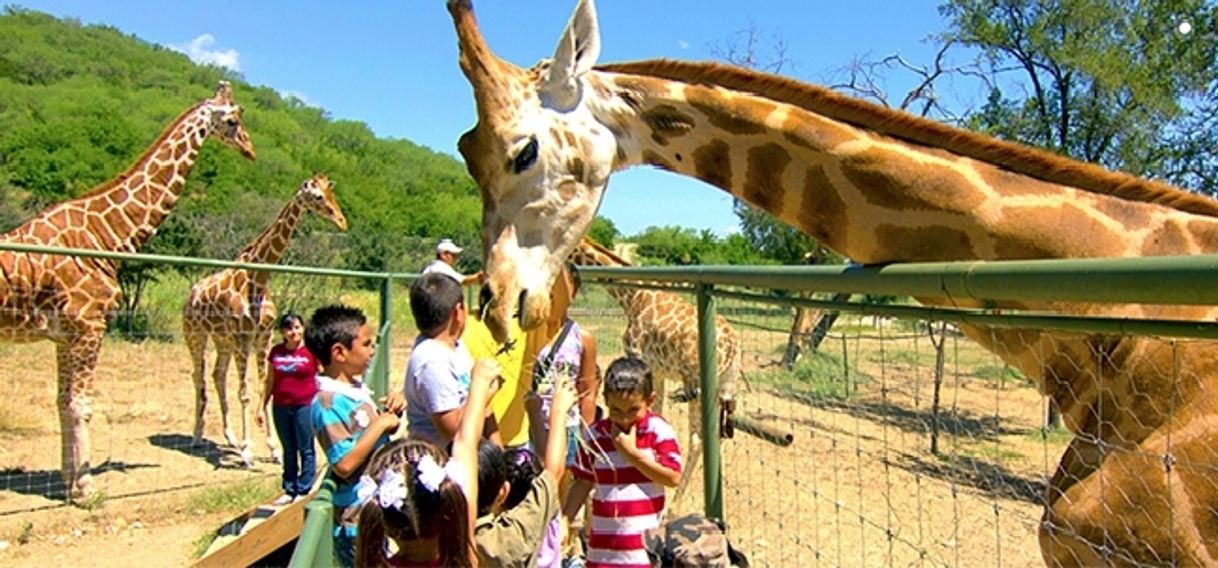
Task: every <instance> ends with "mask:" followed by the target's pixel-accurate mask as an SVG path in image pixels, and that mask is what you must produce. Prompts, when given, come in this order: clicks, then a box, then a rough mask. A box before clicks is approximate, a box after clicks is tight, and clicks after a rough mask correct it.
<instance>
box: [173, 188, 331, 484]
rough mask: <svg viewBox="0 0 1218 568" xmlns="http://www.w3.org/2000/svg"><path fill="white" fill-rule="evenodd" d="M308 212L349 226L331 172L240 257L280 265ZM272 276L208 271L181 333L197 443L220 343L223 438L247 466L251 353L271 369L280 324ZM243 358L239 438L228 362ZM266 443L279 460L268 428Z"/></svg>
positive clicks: (262, 370) (217, 377)
mask: <svg viewBox="0 0 1218 568" xmlns="http://www.w3.org/2000/svg"><path fill="white" fill-rule="evenodd" d="M306 212H312V213H314V214H316V215H317V216H319V217H321V218H323V219H326V220H328V221H330V222H331V223H333V224H334V226H335V227H337V228H338V229H339V230H343V231H345V230H346V229H347V218H346V217H345V216H344V215H343V212H342V208H341V207H339V205H338V200H337V199H335V197H334V189H333V185H332V184H331V183H330V180H329V178H327V177H326V176H325V175H322V174H318V175H315V176H313V177H311V178H309V179H307V180H305V182H304V183H302V184H301V185H300V188H299V189H297V190H296V194H295V195H294V196H293V197H292V200H291V201H289V202H288V204H287V205H285V206H284V208H283V209H282V210H280V212H279V214H278V215H277V216H276V217H275V220H274V221H273V222H272V223H271V224H270V226H268V227H267V228H266V229H265V230H264V231H263V232H262V233H261V234H259V235H258V237H257V238H256V239H254V241H253V242H251V243H250V244H249V245H247V246H246V247H245V248H244V249H242V251H241V253H240V254H238V255H237V258H236V260H237V262H250V263H258V264H274V263H276V262H279V259H280V258H282V256H283V253H284V251H285V250H286V249H287V246H288V243H289V242H291V239H292V235H293V234H294V233H295V231H296V227H297V225H298V224H299V223H300V220H301V218H303V216H304V214H305V213H306ZM269 278H270V275H269V274H267V273H264V272H256V271H251V270H247V269H243V268H228V269H225V270H221V271H219V272H216V273H214V274H211V275H208V276H206V277H204V278H202V279H200V280H199V281H198V282H195V284H194V285H193V286H191V287H190V296H189V298H188V299H187V301H186V304H185V306H184V307H183V309H182V335H183V337H184V338H185V340H186V347H187V348H188V349H189V350H190V358H191V361H192V363H193V372H192V378H193V379H194V389H195V427H194V438H193V439H194V442H195V443H196V444H198V443H200V442H201V441H202V440H203V428H204V422H205V418H206V415H207V379H206V376H207V369H206V367H207V357H206V356H207V344H208V342H209V341H210V342H211V343H212V345H213V346H214V347H215V351H216V359H215V364H214V366H213V367H212V379H213V382H214V383H215V387H216V396H217V398H218V399H219V402H220V418H221V421H222V424H223V427H224V438H225V441H227V442H228V444H229V445H230V446H232V447H234V448H237V449H239V450H240V453H241V460H242V462H243V463H244V464H245V465H246V466H252V465H253V458H254V456H253V450H252V449H251V447H250V428H249V403H250V399H251V394H250V392H249V375H248V370H249V357H250V354H251V352H252V353H253V354H254V358H255V363H256V368H257V376H258V377H265V376H266V373H267V369H266V364H267V356H268V355H269V353H270V350H271V338H272V334H273V332H274V330H275V321H276V317H277V314H278V310H276V308H275V302H274V300H273V299H272V298H271V291H270V286H269ZM234 360H235V361H236V364H237V389H238V392H237V398H238V402H239V403H240V405H241V417H240V418H241V419H240V423H241V438H240V440H238V438H237V437H236V436H235V435H234V433H233V430H232V428H231V427H230V426H229V422H228V416H229V414H228V366H229V364H230V363H231V362H233V361H234ZM266 441H267V446H268V447H270V448H271V454H272V457H274V458H275V460H276V461H278V460H279V448H278V446H277V444H276V443H275V440H274V439H273V436H272V435H271V429H270V428H269V427H268V428H267V438H266Z"/></svg>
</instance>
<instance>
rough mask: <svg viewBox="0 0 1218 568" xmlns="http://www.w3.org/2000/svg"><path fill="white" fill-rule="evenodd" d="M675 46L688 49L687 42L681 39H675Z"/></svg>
mask: <svg viewBox="0 0 1218 568" xmlns="http://www.w3.org/2000/svg"><path fill="white" fill-rule="evenodd" d="M677 47H679V48H681V49H689V42H688V41H685V40H683V39H679V40H677Z"/></svg>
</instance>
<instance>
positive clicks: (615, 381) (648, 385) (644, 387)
mask: <svg viewBox="0 0 1218 568" xmlns="http://www.w3.org/2000/svg"><path fill="white" fill-rule="evenodd" d="M654 388H655V387H654V385H653V382H652V378H651V368H650V367H648V366H647V363H645V362H643V360H642V359H639V358H638V357H632V356H629V355H627V356H625V357H618V358H617V359H616V360H614V361H613V362H612V363H610V364H609V369H608V370H607V371H605V394H606V395H608V394H617V393H638V394H641V395H643V396H645V397H646V396H651V393H652V392H653V389H654Z"/></svg>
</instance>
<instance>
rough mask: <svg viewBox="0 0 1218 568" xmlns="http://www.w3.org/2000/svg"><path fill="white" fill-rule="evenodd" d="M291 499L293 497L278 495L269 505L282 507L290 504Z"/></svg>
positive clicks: (285, 494)
mask: <svg viewBox="0 0 1218 568" xmlns="http://www.w3.org/2000/svg"><path fill="white" fill-rule="evenodd" d="M292 499H293V497H292V496H291V495H288V494H287V493H284V494H283V495H280V496H279V497H278V498H276V499H275V500H274V501H271V505H274V506H276V507H282V506H284V505H287V504H289V503H291V502H292Z"/></svg>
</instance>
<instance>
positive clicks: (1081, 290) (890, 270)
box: [0, 244, 1218, 564]
mask: <svg viewBox="0 0 1218 568" xmlns="http://www.w3.org/2000/svg"><path fill="white" fill-rule="evenodd" d="M0 250H15V251H21V252H43V253H49V254H63V255H69V256H97V257H107V258H113V259H116V260H123V261H140V262H152V263H170V264H177V265H190V266H199V267H207V268H229V267H236V268H247V269H252V270H259V271H266V272H277V273H295V274H315V275H322V276H326V277H333V278H360V279H372V280H376V281H379V282H380V290H379V303H380V312H379V319H380V322H381V324H380V326H379V327H380V332H381V338H380V339H379V344H380V345H387V344H388V343H389V338H390V336H389V333H390V331H391V329H392V326H391V325H390V323H389V322H390V321H391V320H392V315H393V307H392V306H393V303H394V302H393V296H392V288H393V283H394V282H396V281H398V280H408V279H410V278H411V277H413V275H407V274H394V273H370V272H359V271H344V270H328V269H312V268H303V267H292V266H280V265H257V264H241V263H233V262H226V261H214V260H206V259H194V258H178V257H163V256H156V255H142V254H124V253H101V252H96V251H86V250H72V249H56V248H45V247H31V246H24V245H18V244H0ZM582 272H583V274H584V275H585V276H586V277H587V278H588V279H589V280H597V281H603V282H614V281H621V280H630V281H636V280H648V281H656V282H666V283H679V284H684V285H683V286H679V287H671V288H670V289H674V290H677V291H684V292H687V293H688V292H691V291H692V292H693V294H694V300H695V302H696V304H697V306H698V308H699V314H700V318H701V322H702V323H701V329H702V330H703V333H702V336H703V340H702V343H701V354H700V356H701V357H702V360H703V361H708V360H710V361H713V360H714V359H713V354H712V353H711V352H710V349H712V348H713V345H714V340H713V335H712V334H713V329H714V328H713V326H712V325H709V324H708V322H710V321H713V315H714V314H715V313H716V311H717V307H718V305H719V304H727V303H728V302H748V303H750V305H758V304H764V305H772V306H798V307H809V308H816V309H827V310H836V311H842V312H853V313H860V314H867V315H885V316H894V317H898V318H917V319H922V320H927V321H940V322H952V323H968V324H978V325H986V326H991V327H1032V328H1038V329H1052V330H1060V331H1068V332H1095V333H1106V334H1114V335H1131V334H1134V335H1136V334H1147V335H1155V336H1163V337H1178V338H1195V339H1214V338H1218V325H1216V324H1213V323H1206V322H1193V321H1175V320H1133V319H1123V318H1080V317H1069V316H1061V315H1055V314H1021V313H1000V312H998V311H996V310H992V309H984V308H983V309H971V310H970V309H945V308H930V307H922V306H885V305H876V304H869V303H853V302H833V301H823V300H806V299H805V300H801V299H798V298H791V297H779V296H775V295H772V294H758V293H753V292H747V291H742V290H740V289H739V288H740V287H748V288H762V289H780V290H801V289H802V290H816V291H824V292H848V293H869V294H891V295H901V296H906V295H913V296H917V297H948V298H955V299H957V300H978V301H980V302H982V304H983V305H986V304H987V303H991V302H995V301H1001V300H1038V301H1071V302H1108V303H1166V304H1192V305H1216V304H1218V290H1215V289H1214V288H1213V287H1212V286H1208V285H1207V284H1209V283H1211V282H1213V280H1214V276H1215V275H1218V257H1211V256H1203V257H1190V258H1181V257H1171V258H1142V259H1118V260H1071V261H1021V262H1003V263H981V262H955V263H935V264H921V265H894V266H887V267H857V266H846V267H681V268H637V267H636V268H626V269H617V268H597V267H585V268H583V269H582ZM691 283H692V287H691V286H690V284H691ZM1164 283H1170V284H1171V286H1164V285H1163V284H1164ZM723 311H724V312H725V313H727V314H728V316H729V319H730V320H732V321H733V323H741V322H740V320H739V319H738V318H736V316H734V315H733V312H734V311H735V312H740V313H743V312H747V310H732V309H731V308H728V309H725V310H723ZM743 323H746V324H747V322H743ZM842 341H843V343H844V342H845V341H846V339H845V338H844V337H843V339H842ZM377 357H378V359H377V361H376V362H375V363H374V367H373V380H372V381H370V383H371V384H372V385H373V386H374V389H376V390H377V392H385V390H387V389H388V384H389V382H388V381H389V367H390V358H391V353H390V350H389V349H378V351H377ZM701 367H702V369H703V370H704V371H703V372H702V380H703V384H702V386H701V392H704V393H709V392H715V386H716V385H715V384H714V381H715V379H716V377H715V376H714V374H713V373H710V372H707V371H706V369H708V366H707V365H705V364H704V365H702V366H701ZM752 397H753V395H752V394H744V395H742V398H743V399H744V401H746V402H747V401H748V399H749V398H752ZM822 402H823V401H815V400H814V401H813V402H812V404H813V405H817V404H820V403H822ZM699 404H702V405H703V410H704V411H706V410H712V411H711V412H703V423H702V431H703V436H704V438H705V439H706V440H707V444H706V447H705V457H704V460H705V464H706V467H704V468H703V478H702V480H701V486H702V490H703V494H704V497H703V508H704V510H705V511H706V512H707V513H708V514H710V515H713V516H720V517H724V516H726V518H727V519H728V521H729V522H733V523H734V519H737V518H739V517H740V516H741V515H740V513H742V512H744V511H739V510H738V509H737V508H733V507H725V498H724V497H725V495H724V485H723V473H724V471H725V469H724V467H723V464H722V463H721V461H720V455H721V454H720V452H721V448H720V445H719V443H718V436H717V435H716V433H717V430H718V426H719V424H718V420H717V419H716V418H717V413H716V412H713V410H714V409H713V405H714V401H713V397H700V398H699ZM746 408H751V407H750V406H748V405H746ZM799 435H802V434H799ZM738 436H739V434H738ZM836 442H837V441H835V443H836ZM728 444H734V445H735V446H737V449H739V447H742V446H744V445H745V443H744V442H740V441H729V442H728ZM750 444H753V445H756V444H758V443H757V442H750ZM854 453H855V454H860V453H865V452H862V451H860V450H859V449H858V448H857V447H856V448H855V450H854ZM737 455H741V454H739V452H738V453H737ZM744 455H747V454H744ZM691 457H692V456H691ZM1050 457H1051V458H1053V459H1052V460H1047V462H1049V461H1055V456H1050ZM881 462H883V460H881ZM883 467H887V466H883ZM739 469H740V468H739V466H738V464H736V463H729V464H728V467H727V468H726V471H727V472H728V473H729V474H735V473H739V471H738V470H739ZM793 471H795V472H799V470H798V469H795V470H793ZM784 475H786V476H787V477H784V478H782V479H780V480H779V482H780V485H782V486H783V487H785V488H786V489H787V490H789V491H792V492H796V493H797V492H799V491H800V490H801V489H806V486H801V484H800V479H801V476H800V475H798V473H795V474H793V473H792V472H791V471H788V472H786V473H785V474H784ZM6 488H9V489H11V487H6ZM729 489H732V490H735V489H734V488H732V487H729ZM954 491H955V490H954V489H953V492H954ZM811 492H812V493H813V494H814V495H816V494H818V493H821V494H823V493H824V491H820V490H818V489H817V488H816V486H815V485H813V488H812V490H811ZM738 493H739V491H737V494H738ZM860 493H861V491H860ZM114 496H116V497H117V496H121V495H117V494H116V495H114ZM737 496H739V495H737ZM821 496H822V497H823V495H821ZM832 501H834V502H832V503H829V508H830V509H831V510H836V511H838V512H841V511H845V512H846V513H848V514H849V515H851V516H857V519H858V521H857V522H858V524H859V525H860V527H869V528H871V529H874V530H878V531H880V532H882V533H886V534H884V535H883V538H882V540H886V541H887V546H888V547H889V548H890V549H891V547H892V546H893V544H894V542H895V543H896V544H898V545H904V546H908V547H910V548H913V549H915V552H916V553H918V554H919V555H920V556H922V557H923V558H929V559H931V560H932V561H933V560H934V559H935V558H939V559H943V558H951V556H950V555H949V556H946V557H943V556H938V557H936V556H935V555H934V554H933V552H931V551H929V550H928V549H926V548H921V549H920V550H918V548H919V547H918V546H917V545H915V544H911V541H910V539H909V538H907V535H901V534H898V533H899V531H895V532H894V531H893V529H892V527H893V526H897V525H894V523H893V522H892V516H893V514H894V512H893V511H892V510H891V509H890V510H888V511H887V512H884V511H883V510H882V509H881V512H880V513H879V514H878V516H876V515H872V514H871V513H868V512H865V511H863V510H861V509H859V510H857V511H849V510H848V508H847V509H843V507H842V502H841V500H832ZM932 506H933V505H932ZM953 506H955V507H958V505H953ZM326 507H328V503H327V501H326V499H325V498H324V496H323V497H322V498H320V499H318V500H317V502H315V503H313V504H311V505H310V510H311V515H310V520H309V521H308V527H307V528H306V532H305V534H304V535H302V537H303V538H302V539H301V548H300V549H299V550H298V556H299V558H298V561H297V562H294V564H300V563H305V564H309V563H311V560H310V559H309V558H308V557H307V556H306V553H307V551H309V550H314V551H317V552H319V553H320V554H321V558H324V557H325V556H327V555H326V554H325V551H326V543H325V542H318V541H317V538H318V537H320V536H321V535H327V534H328V532H327V531H328V525H329V519H330V518H331V517H330V515H329V511H328V509H326ZM1000 509H1001V506H999V505H995V506H994V510H995V516H997V515H998V511H999V510H1000ZM797 512H798V511H797ZM804 512H805V513H806V511H804ZM814 512H816V513H817V514H819V510H816V509H814ZM725 513H726V515H724V514H725ZM898 513H900V512H898ZM901 514H903V513H901ZM918 514H919V515H921V512H920V511H919V512H918ZM774 516H776V517H781V515H779V514H778V513H775V514H774ZM826 516H833V517H835V520H834V522H835V523H838V524H840V523H841V520H840V518H839V517H840V515H838V514H837V513H835V514H834V515H826ZM884 516H887V517H888V518H887V519H884V518H881V517H884ZM783 522H786V521H780V522H779V525H780V528H783V527H781V525H782V523H783ZM734 526H735V528H734V530H735V531H736V532H735V534H736V535H737V538H738V536H739V534H740V533H741V532H742V531H741V528H742V526H747V524H744V525H742V524H735V525H734ZM968 528H969V527H962V526H959V525H957V527H956V529H955V530H956V531H957V532H959V531H960V530H961V529H964V530H966V531H967V529H968ZM1025 528H1026V527H1025ZM755 530H762V531H764V530H766V529H765V528H764V527H763V526H757V527H755ZM1028 530H1029V531H1030V532H1034V527H1032V528H1030V529H1028ZM767 532H768V531H767ZM783 532H784V531H782V530H780V531H778V532H777V533H775V534H773V535H772V536H781V535H782V534H783ZM788 536H789V537H790V538H788V540H787V541H782V540H779V539H776V538H772V539H771V540H776V541H777V544H776V545H771V546H772V548H773V549H780V548H784V547H785V548H788V549H789V552H781V553H774V554H773V556H769V557H766V558H767V559H768V560H769V561H771V562H775V563H777V562H779V561H783V560H788V559H789V560H794V559H795V558H798V555H799V554H801V553H806V552H811V553H812V554H814V555H815V556H816V558H817V559H818V560H829V561H830V562H832V560H831V559H828V556H831V554H830V552H831V549H832V548H834V547H835V546H834V545H833V544H830V545H824V544H823V543H821V542H815V543H812V542H808V539H805V538H804V537H803V536H801V535H788ZM324 540H328V539H324ZM996 540H998V541H999V544H1000V545H1001V540H1002V537H997V538H996ZM841 546H842V545H841V543H840V542H839V543H837V544H836V548H837V549H838V550H837V563H839V564H840V563H842V562H843V560H845V561H846V563H849V561H850V560H852V559H853V557H852V553H851V552H849V551H848V552H846V553H845V556H843V553H842V551H841ZM318 547H320V548H318ZM860 558H870V557H869V556H865V553H860ZM889 558H891V556H889ZM997 558H998V561H997V563H998V564H1003V561H1002V557H1001V555H999V556H998V557H997ZM1017 558H1018V557H1017ZM864 561H865V560H864ZM944 563H952V562H950V561H949V562H944ZM954 563H955V564H960V563H961V562H960V561H958V556H957V561H956V562H954ZM1006 563H1007V564H1012V563H1015V564H1017V563H1019V562H1017V561H1013V560H1011V559H1010V558H1009V557H1008V560H1007V562H1006Z"/></svg>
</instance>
